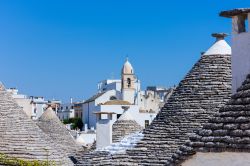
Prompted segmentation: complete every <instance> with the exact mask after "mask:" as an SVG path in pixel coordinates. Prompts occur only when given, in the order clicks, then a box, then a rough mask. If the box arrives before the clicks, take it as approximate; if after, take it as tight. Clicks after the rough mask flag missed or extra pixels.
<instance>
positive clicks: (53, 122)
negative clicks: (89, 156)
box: [37, 108, 80, 155]
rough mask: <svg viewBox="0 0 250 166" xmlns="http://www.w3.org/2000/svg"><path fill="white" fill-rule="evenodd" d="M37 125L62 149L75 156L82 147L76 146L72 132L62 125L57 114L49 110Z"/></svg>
mask: <svg viewBox="0 0 250 166" xmlns="http://www.w3.org/2000/svg"><path fill="white" fill-rule="evenodd" d="M37 125H38V126H39V127H40V129H42V131H43V132H44V133H46V134H47V135H48V136H49V137H50V138H51V139H52V140H54V142H55V143H57V145H58V146H60V148H62V149H64V151H65V152H66V153H67V154H69V155H73V154H74V153H76V151H77V150H80V147H79V146H78V145H77V144H76V142H75V140H74V139H73V137H72V136H71V134H70V132H69V131H68V130H67V129H66V127H65V126H64V125H63V124H62V122H61V121H60V120H59V118H58V117H57V116H56V114H55V112H54V111H53V110H52V109H51V108H48V109H47V110H46V111H45V112H44V113H43V114H42V116H41V117H40V118H39V120H38V122H37Z"/></svg>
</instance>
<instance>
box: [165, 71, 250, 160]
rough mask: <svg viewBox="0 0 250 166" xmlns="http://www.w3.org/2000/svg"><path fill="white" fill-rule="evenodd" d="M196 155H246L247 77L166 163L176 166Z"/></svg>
mask: <svg viewBox="0 0 250 166" xmlns="http://www.w3.org/2000/svg"><path fill="white" fill-rule="evenodd" d="M196 151H199V152H222V151H234V152H250V75H248V76H247V78H246V80H245V81H244V82H243V84H242V86H241V87H240V88H239V89H238V90H237V92H236V94H234V95H233V96H232V98H231V99H230V101H229V102H228V103H227V104H226V105H225V106H224V107H222V108H221V109H220V110H219V113H218V114H216V115H214V116H213V117H211V119H210V120H209V122H208V123H206V124H204V126H203V128H202V129H201V130H199V131H198V132H196V134H193V135H191V136H190V142H186V144H185V145H183V146H182V147H181V148H180V149H179V150H178V151H177V152H176V153H175V154H174V155H173V156H172V159H171V160H170V162H174V163H179V162H181V161H183V160H184V159H187V158H188V157H189V156H190V155H192V154H194V153H195V152H196Z"/></svg>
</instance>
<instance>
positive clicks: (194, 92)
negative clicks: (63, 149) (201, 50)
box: [84, 53, 232, 165]
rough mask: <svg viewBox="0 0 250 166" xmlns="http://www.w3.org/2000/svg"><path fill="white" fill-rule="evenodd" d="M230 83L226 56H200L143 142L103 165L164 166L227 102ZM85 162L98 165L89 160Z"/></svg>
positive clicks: (111, 158) (147, 130)
mask: <svg viewBox="0 0 250 166" xmlns="http://www.w3.org/2000/svg"><path fill="white" fill-rule="evenodd" d="M231 80H232V76H231V56H230V55H229V54H217V53H216V54H215V55H203V56H202V57H201V58H200V60H199V61H198V62H197V63H196V64H195V65H194V67H193V68H192V69H191V71H190V72H189V73H188V74H187V75H186V77H185V78H184V79H183V80H182V81H181V82H180V84H179V85H178V86H177V88H176V89H175V90H174V92H173V94H172V96H171V97H170V98H169V100H168V103H166V104H165V106H164V108H163V109H162V110H161V111H160V113H159V114H158V115H157V117H156V118H155V119H154V121H153V122H152V123H151V125H150V126H149V127H148V128H146V129H145V130H144V132H143V134H144V138H143V139H142V140H141V141H140V142H139V143H138V144H137V146H136V147H135V148H134V149H132V150H127V152H126V154H122V155H121V154H119V155H117V154H116V155H114V156H107V158H105V159H106V160H102V164H104V163H105V164H107V165H108V164H111V163H112V164H113V163H119V164H120V163H126V164H129V163H135V164H139V165H165V164H166V162H167V159H169V158H171V156H172V155H173V153H174V152H175V151H176V150H177V149H178V148H179V147H180V146H181V145H183V144H184V142H185V141H187V140H188V139H189V134H190V133H193V131H194V130H197V129H199V128H201V126H202V124H204V123H205V122H207V121H208V119H209V117H210V116H212V115H214V114H215V113H216V112H217V111H218V110H219V108H220V107H221V106H222V105H224V104H225V103H226V102H227V101H228V100H229V98H230V95H231ZM92 156H93V155H92ZM100 156H101V157H102V159H103V156H102V155H100ZM104 161H105V162H104ZM84 162H87V163H90V164H98V161H97V160H95V161H94V160H91V159H90V160H85V161H84Z"/></svg>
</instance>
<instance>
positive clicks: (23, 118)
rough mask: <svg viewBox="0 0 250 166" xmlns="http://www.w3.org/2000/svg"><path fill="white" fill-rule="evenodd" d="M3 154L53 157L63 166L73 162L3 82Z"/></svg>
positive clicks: (0, 106)
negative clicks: (33, 119)
mask: <svg viewBox="0 0 250 166" xmlns="http://www.w3.org/2000/svg"><path fill="white" fill-rule="evenodd" d="M0 87H1V90H0V119H1V120H0V153H3V154H6V155H7V156H9V157H16V158H20V159H24V160H47V159H49V160H53V161H55V162H57V163H58V164H61V165H72V162H71V161H70V159H69V158H68V156H67V155H66V153H64V151H63V149H61V148H60V147H57V146H56V144H55V143H54V141H53V140H52V139H51V138H49V137H48V136H47V135H46V134H45V133H44V132H43V131H42V130H41V129H40V128H39V127H38V126H37V125H36V124H35V123H34V122H33V121H32V120H31V119H29V118H28V116H27V115H26V114H25V113H24V111H23V110H22V108H21V107H19V106H18V105H17V103H16V102H15V101H14V99H13V98H12V96H11V95H10V94H9V93H8V92H6V91H5V90H4V88H3V85H1V84H0Z"/></svg>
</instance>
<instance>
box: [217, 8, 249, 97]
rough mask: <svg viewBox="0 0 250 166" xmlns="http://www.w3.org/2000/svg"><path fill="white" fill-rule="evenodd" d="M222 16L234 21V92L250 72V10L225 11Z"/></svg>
mask: <svg viewBox="0 0 250 166" xmlns="http://www.w3.org/2000/svg"><path fill="white" fill-rule="evenodd" d="M221 16H223V17H228V18H231V19H232V76H233V82H232V92H233V93H235V92H236V89H237V88H239V86H241V84H242V82H243V81H244V80H245V78H246V76H247V74H248V73H249V72H250V63H246V62H250V55H249V52H250V32H249V29H248V28H249V27H250V21H249V18H250V10H249V9H244V8H243V9H235V10H232V11H225V12H222V13H221Z"/></svg>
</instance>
